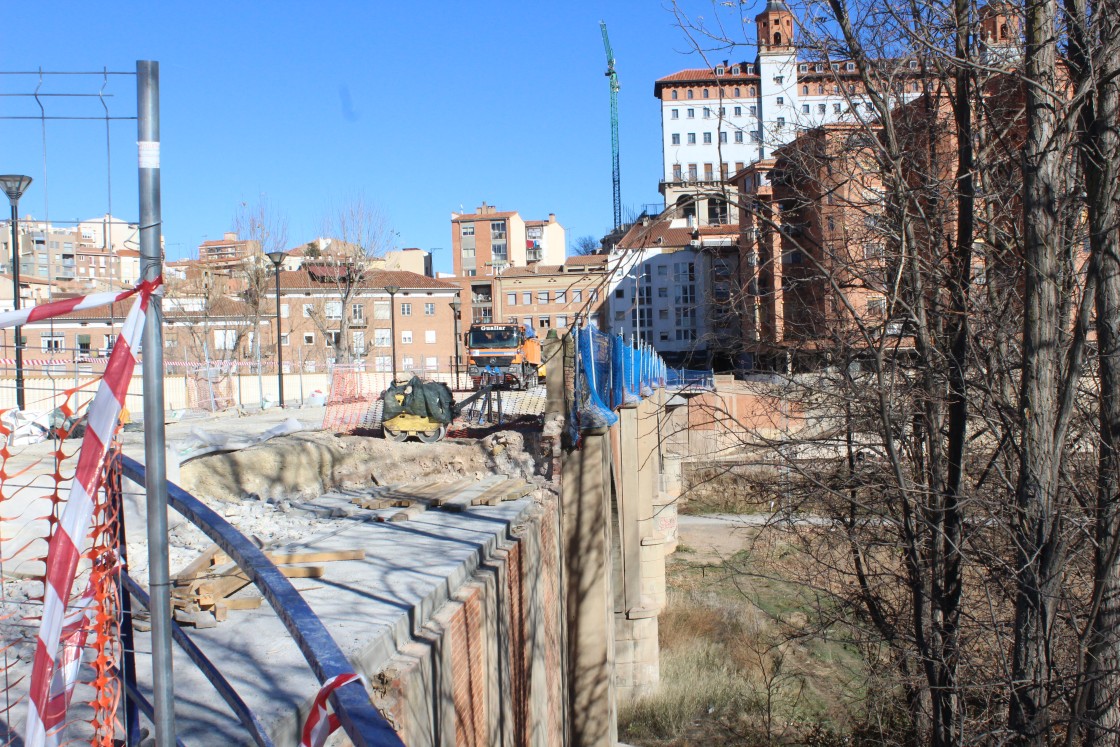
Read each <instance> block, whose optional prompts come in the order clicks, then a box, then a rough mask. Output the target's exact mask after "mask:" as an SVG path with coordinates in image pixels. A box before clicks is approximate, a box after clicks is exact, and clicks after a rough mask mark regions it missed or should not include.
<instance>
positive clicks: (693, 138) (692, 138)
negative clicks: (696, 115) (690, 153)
mask: <svg viewBox="0 0 1120 747" xmlns="http://www.w3.org/2000/svg"><path fill="white" fill-rule="evenodd" d="M688 144H689V145H696V133H695V132H690V133H688Z"/></svg>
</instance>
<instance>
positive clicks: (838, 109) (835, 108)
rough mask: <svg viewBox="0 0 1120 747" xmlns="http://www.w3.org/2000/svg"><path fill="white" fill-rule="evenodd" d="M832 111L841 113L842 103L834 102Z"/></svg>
mask: <svg viewBox="0 0 1120 747" xmlns="http://www.w3.org/2000/svg"><path fill="white" fill-rule="evenodd" d="M832 111H833V113H834V114H839V113H840V104H833V105H832Z"/></svg>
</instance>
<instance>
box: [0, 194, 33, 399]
mask: <svg viewBox="0 0 1120 747" xmlns="http://www.w3.org/2000/svg"><path fill="white" fill-rule="evenodd" d="M29 186H31V177H30V176H19V175H16V174H8V175H6V176H0V188H3V190H4V194H6V195H8V202H10V203H11V204H12V308H13V309H16V310H17V311H18V310H19V232H18V230H17V226H18V224H19V198H20V197H22V196H23V193H24V191H25V190H26V189H27V188H28V187H29ZM21 331H22V330H21V329H20V328H19V327H16V328H15V334H16V406H17V407H19V409H21V410H22V409H23V404H24V402H23V345H22V344H21V342H22V340H23V335H22V334H20V333H21Z"/></svg>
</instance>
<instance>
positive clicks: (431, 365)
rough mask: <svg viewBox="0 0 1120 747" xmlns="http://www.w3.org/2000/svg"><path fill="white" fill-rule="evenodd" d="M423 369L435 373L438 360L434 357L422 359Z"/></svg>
mask: <svg viewBox="0 0 1120 747" xmlns="http://www.w3.org/2000/svg"><path fill="white" fill-rule="evenodd" d="M424 368H426V369H427V370H429V371H435V370H436V369H437V368H439V359H438V358H436V357H435V356H434V355H429V356H427V357H425V358H424Z"/></svg>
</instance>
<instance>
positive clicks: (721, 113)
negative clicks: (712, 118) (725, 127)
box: [719, 106, 727, 119]
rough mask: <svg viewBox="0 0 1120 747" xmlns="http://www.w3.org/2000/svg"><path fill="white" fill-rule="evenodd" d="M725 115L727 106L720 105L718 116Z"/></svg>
mask: <svg viewBox="0 0 1120 747" xmlns="http://www.w3.org/2000/svg"><path fill="white" fill-rule="evenodd" d="M726 116H727V107H726V106H721V107H720V108H719V118H720V119H723V118H724V117H726Z"/></svg>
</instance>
